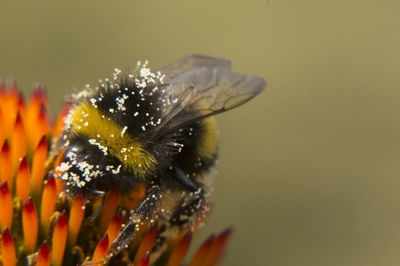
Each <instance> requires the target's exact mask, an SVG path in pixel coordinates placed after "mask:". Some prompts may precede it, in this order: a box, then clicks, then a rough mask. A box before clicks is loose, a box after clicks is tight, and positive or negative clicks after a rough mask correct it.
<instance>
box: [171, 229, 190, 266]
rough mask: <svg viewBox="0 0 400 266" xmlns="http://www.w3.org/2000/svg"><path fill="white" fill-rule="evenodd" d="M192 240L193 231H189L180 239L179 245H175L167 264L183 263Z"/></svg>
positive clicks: (172, 265) (173, 265)
mask: <svg viewBox="0 0 400 266" xmlns="http://www.w3.org/2000/svg"><path fill="white" fill-rule="evenodd" d="M191 240H192V231H188V232H187V233H186V234H185V235H184V236H183V238H182V239H181V240H180V241H179V243H178V245H177V246H176V247H175V249H174V251H173V252H172V254H171V256H170V257H169V260H168V263H167V266H179V265H181V263H182V260H183V258H184V257H185V255H186V252H187V251H188V249H189V245H190V242H191Z"/></svg>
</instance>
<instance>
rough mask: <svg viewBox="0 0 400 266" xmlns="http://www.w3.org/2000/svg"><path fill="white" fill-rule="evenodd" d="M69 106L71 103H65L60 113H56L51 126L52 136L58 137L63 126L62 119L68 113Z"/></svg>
mask: <svg viewBox="0 0 400 266" xmlns="http://www.w3.org/2000/svg"><path fill="white" fill-rule="evenodd" d="M70 108H71V103H65V104H64V106H63V108H62V110H61V112H60V114H59V115H58V118H57V121H56V123H55V125H54V128H53V136H54V137H59V136H60V135H61V132H62V131H63V127H64V120H65V118H66V116H67V115H68V112H69V109H70Z"/></svg>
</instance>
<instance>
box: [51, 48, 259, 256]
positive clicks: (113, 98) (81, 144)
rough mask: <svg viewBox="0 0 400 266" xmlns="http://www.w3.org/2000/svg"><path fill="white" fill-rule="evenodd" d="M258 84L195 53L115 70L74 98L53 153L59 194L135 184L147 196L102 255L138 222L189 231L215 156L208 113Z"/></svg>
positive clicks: (200, 211)
mask: <svg viewBox="0 0 400 266" xmlns="http://www.w3.org/2000/svg"><path fill="white" fill-rule="evenodd" d="M265 86H266V83H265V81H264V79H263V78H261V77H258V76H255V75H248V74H242V73H237V72H233V71H232V70H231V63H230V61H228V60H224V59H218V58H212V57H206V56H199V55H194V56H188V57H184V58H182V59H180V60H178V61H176V62H173V63H171V64H169V65H167V66H164V67H162V68H160V69H159V70H157V71H155V72H152V71H150V68H149V67H148V66H147V63H144V64H140V63H138V67H137V69H136V71H135V73H134V74H128V73H124V72H123V71H121V70H119V69H116V70H115V72H114V73H113V76H112V78H110V79H105V80H103V81H100V82H99V84H98V86H97V87H96V88H90V87H87V88H86V89H85V90H84V91H83V92H81V93H78V94H76V95H74V96H73V105H72V108H71V110H70V112H69V115H68V116H67V119H66V121H65V128H64V131H63V134H62V136H61V137H60V139H59V141H58V143H57V145H56V148H55V149H56V153H59V152H62V153H63V158H62V161H61V164H59V166H58V167H57V172H58V173H60V174H59V175H58V177H59V178H61V179H62V180H63V181H64V184H65V189H64V190H65V192H66V193H69V194H72V195H76V194H77V193H80V192H83V193H84V195H86V197H87V198H90V197H92V196H93V195H98V194H99V193H105V192H107V191H109V190H111V189H113V188H116V187H117V188H119V189H120V191H121V192H122V193H123V194H129V193H130V192H131V191H132V190H133V189H135V187H137V186H144V187H145V191H146V192H145V196H144V197H143V198H142V199H141V201H140V203H139V204H138V205H137V206H136V207H135V208H134V209H133V210H130V214H129V220H128V222H127V224H126V226H125V227H124V228H123V230H122V231H121V232H120V234H119V236H118V237H117V239H116V240H115V241H114V242H113V243H112V245H111V247H110V251H109V255H113V254H115V253H118V252H119V251H120V250H121V249H122V248H124V247H125V246H126V245H127V244H128V242H129V241H130V240H131V239H132V236H133V235H134V233H135V231H136V230H137V229H138V224H140V223H141V222H143V221H146V220H149V219H154V218H157V219H159V218H160V219H161V218H162V219H163V220H164V221H167V223H168V226H170V227H171V226H174V225H179V226H188V227H190V226H193V225H194V223H195V221H196V219H200V218H201V217H202V216H203V215H204V213H205V212H206V211H207V208H208V206H209V205H210V190H211V180H212V176H213V172H214V168H215V163H216V159H217V154H218V152H217V150H218V145H217V143H218V142H217V130H216V126H215V121H214V115H216V114H218V113H222V112H225V111H227V110H230V109H232V108H234V107H236V106H239V105H241V104H243V103H245V102H247V101H249V100H250V99H252V98H253V97H254V96H256V95H257V94H259V93H260V92H261V91H262V90H263V89H264V87H265ZM166 199H168V200H166ZM166 201H168V204H166Z"/></svg>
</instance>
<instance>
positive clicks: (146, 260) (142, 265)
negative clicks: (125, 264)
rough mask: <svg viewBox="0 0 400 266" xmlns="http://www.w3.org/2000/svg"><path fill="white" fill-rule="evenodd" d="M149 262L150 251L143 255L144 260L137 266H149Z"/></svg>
mask: <svg viewBox="0 0 400 266" xmlns="http://www.w3.org/2000/svg"><path fill="white" fill-rule="evenodd" d="M149 263H150V253H147V254H146V255H144V256H143V258H142V260H141V261H140V262H139V263H138V264H137V266H148V265H149ZM135 265H136V264H135Z"/></svg>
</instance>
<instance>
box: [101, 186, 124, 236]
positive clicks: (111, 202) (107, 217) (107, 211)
mask: <svg viewBox="0 0 400 266" xmlns="http://www.w3.org/2000/svg"><path fill="white" fill-rule="evenodd" d="M120 194H121V193H120V191H119V189H118V188H114V189H112V190H110V191H109V192H107V195H106V199H105V202H104V205H103V210H102V212H101V218H100V232H105V230H106V228H107V227H108V224H109V223H110V221H111V219H112V217H114V215H115V212H116V210H117V206H118V201H119V196H120Z"/></svg>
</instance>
